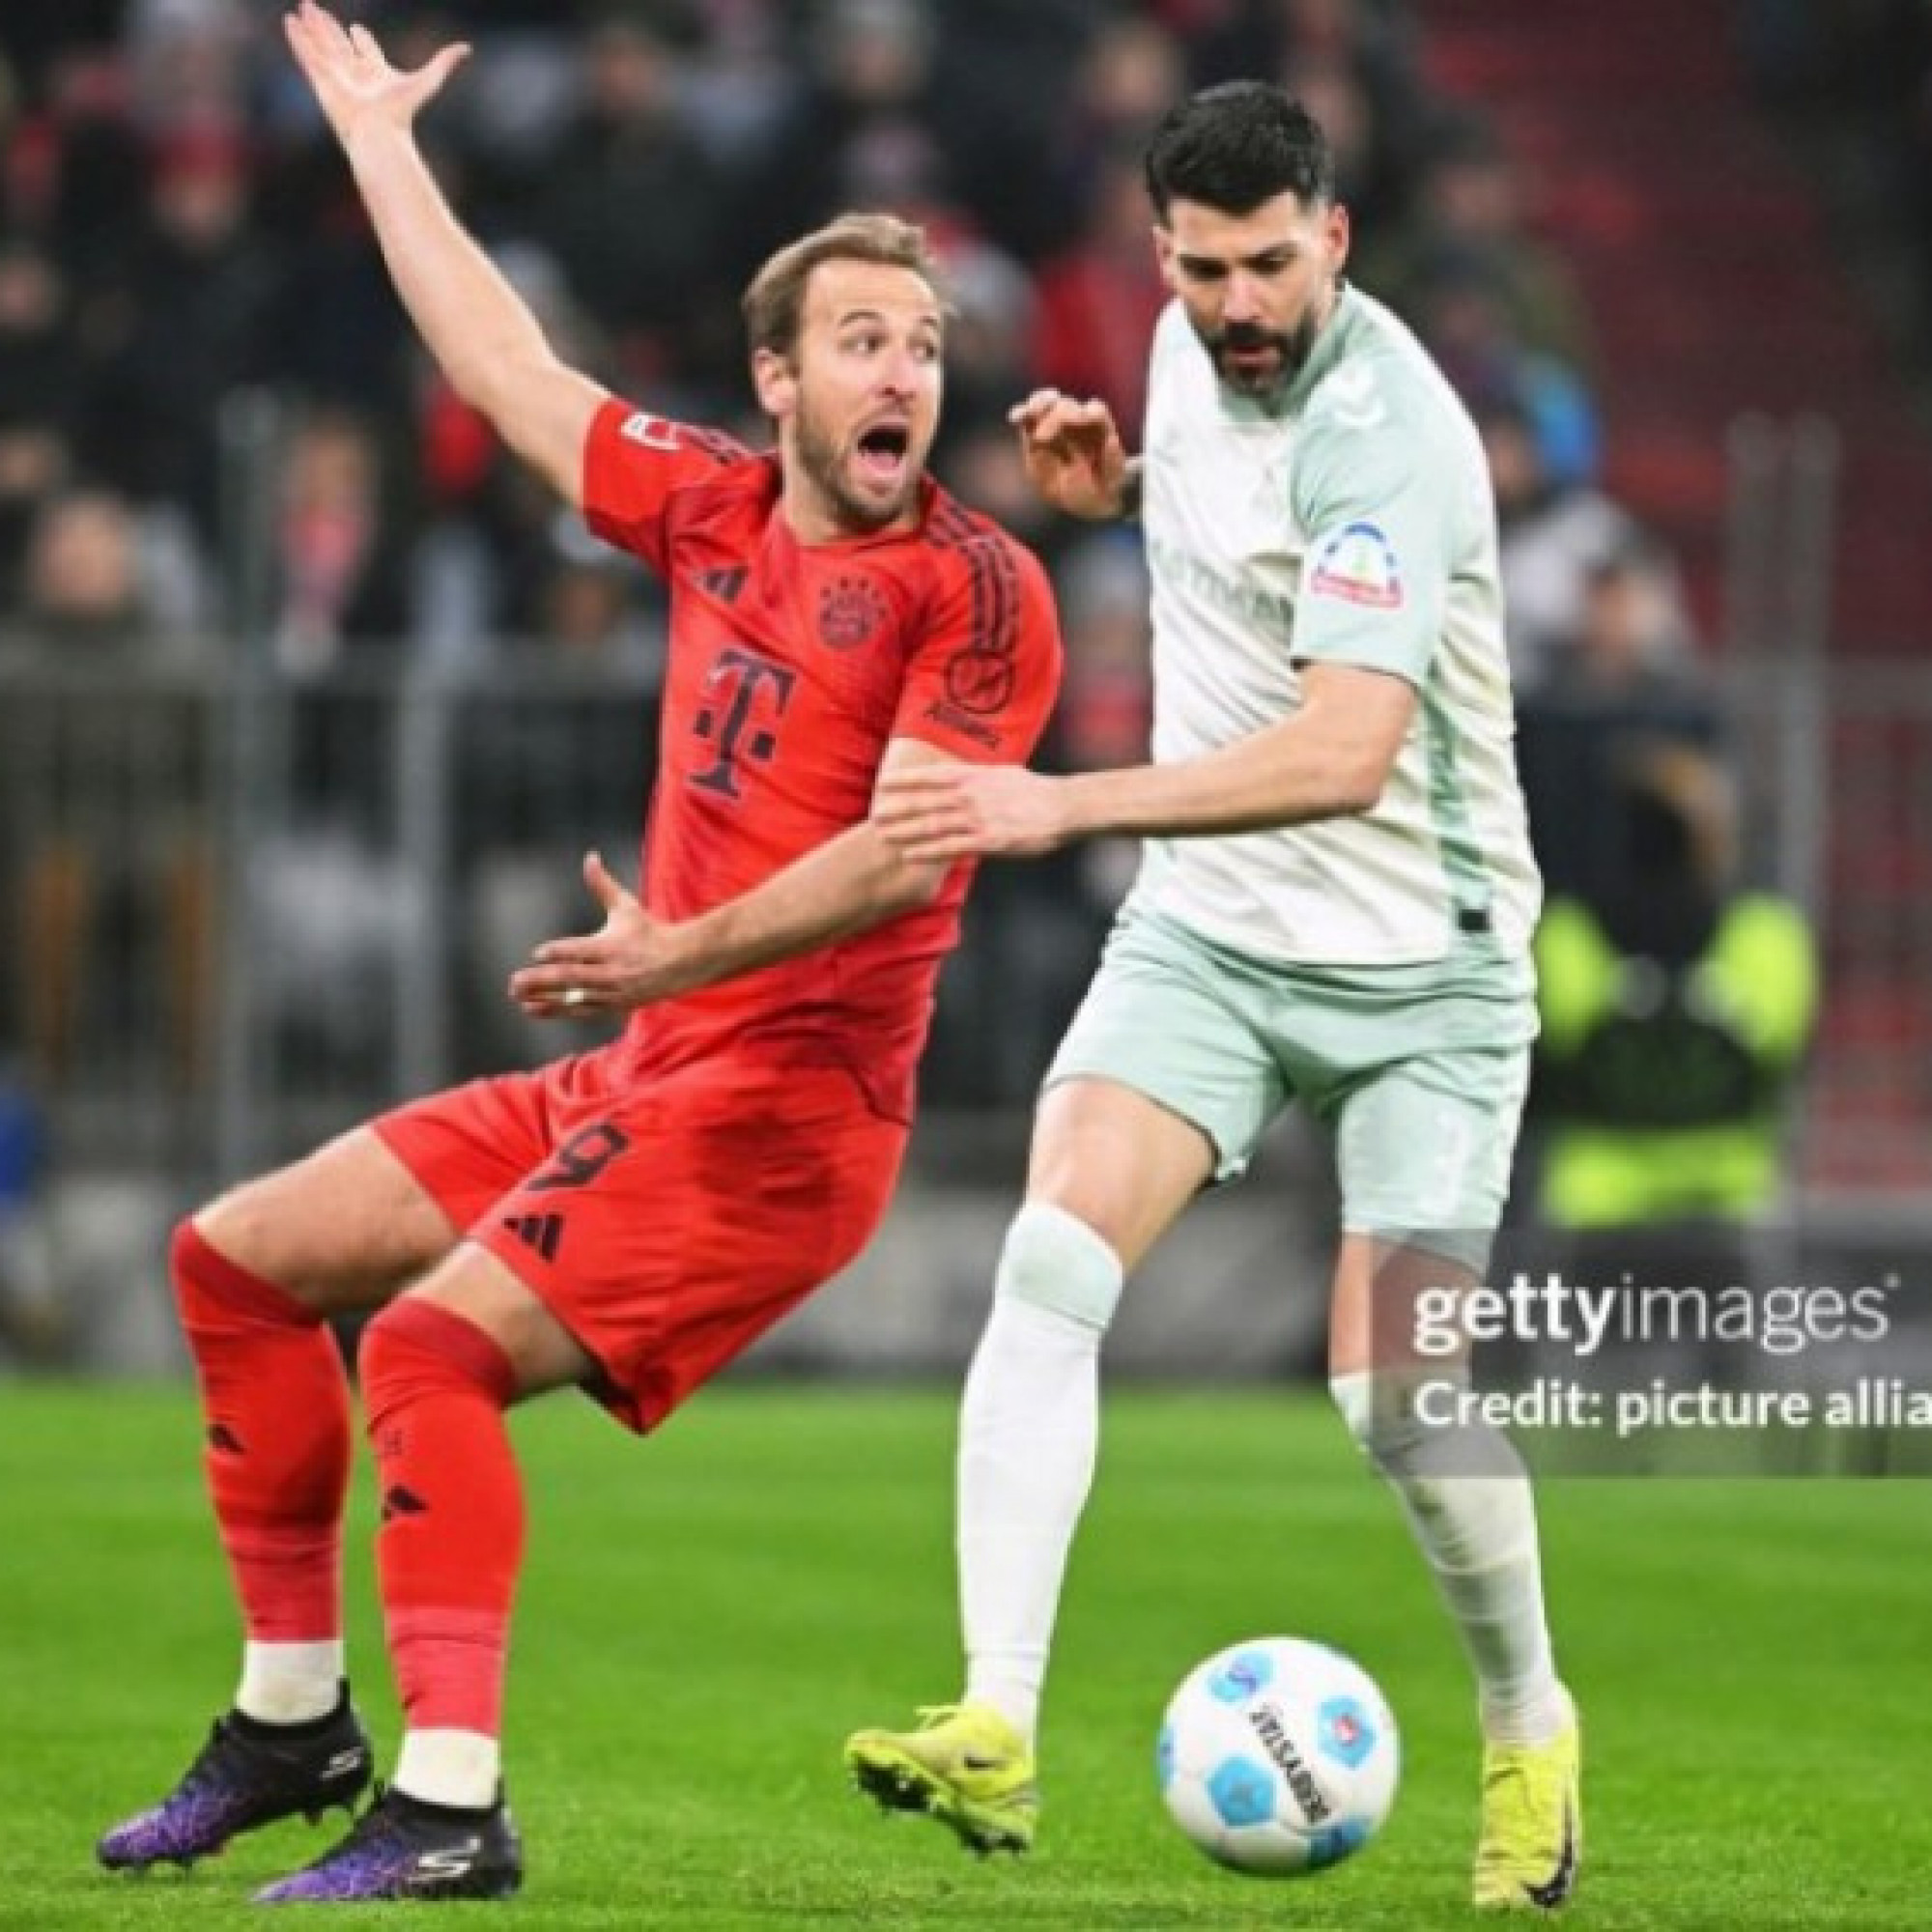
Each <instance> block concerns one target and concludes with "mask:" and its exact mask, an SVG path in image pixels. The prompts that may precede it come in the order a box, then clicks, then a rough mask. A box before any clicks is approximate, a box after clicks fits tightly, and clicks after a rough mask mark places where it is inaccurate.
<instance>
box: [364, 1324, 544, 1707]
mask: <svg viewBox="0 0 1932 1932" xmlns="http://www.w3.org/2000/svg"><path fill="white" fill-rule="evenodd" d="M361 1368H362V1400H363V1407H364V1409H365V1410H366V1412H367V1416H368V1429H369V1440H370V1442H371V1443H372V1444H373V1446H374V1448H375V1451H376V1466H377V1470H378V1475H379V1480H380V1483H381V1488H382V1499H383V1527H382V1531H381V1533H380V1535H379V1536H378V1538H377V1541H376V1563H377V1571H378V1575H379V1578H380V1581H381V1585H382V1592H383V1609H384V1618H385V1619H386V1622H387V1627H388V1637H389V1655H390V1658H391V1660H392V1661H393V1662H394V1665H395V1671H396V1688H397V1690H398V1691H399V1692H400V1694H401V1696H402V1700H403V1710H404V1714H405V1719H406V1721H407V1723H408V1725H409V1728H410V1729H411V1730H443V1729H450V1730H466V1731H480V1732H482V1733H484V1734H485V1735H487V1736H490V1737H496V1736H497V1735H499V1734H500V1731H501V1727H502V1708H503V1675H504V1661H505V1654H506V1651H507V1648H508V1643H509V1628H510V1604H511V1600H512V1598H513V1596H514V1595H515V1592H516V1582H517V1572H518V1568H519V1566H520V1565H521V1563H522V1561H523V1551H524V1498H523V1490H522V1486H521V1484H520V1483H519V1481H518V1477H517V1466H516V1463H515V1460H514V1458H513V1457H512V1455H511V1453H510V1439H509V1432H508V1430H507V1429H506V1428H505V1427H504V1423H503V1411H504V1410H505V1409H506V1408H507V1407H508V1406H509V1405H510V1403H511V1402H512V1401H513V1400H514V1398H515V1395H516V1377H515V1374H514V1372H513V1370H512V1369H511V1366H510V1360H509V1357H508V1356H507V1355H505V1354H504V1352H503V1350H501V1349H500V1348H499V1347H498V1346H497V1343H496V1342H495V1341H493V1340H492V1339H491V1338H490V1337H489V1336H488V1335H486V1334H485V1333H484V1332H483V1331H482V1330H481V1329H480V1328H478V1327H477V1326H476V1325H475V1324H474V1323H473V1322H470V1321H465V1320H464V1319H463V1318H462V1317H461V1316H459V1315H453V1314H451V1313H450V1312H449V1311H448V1310H447V1309H444V1308H439V1307H437V1306H436V1305H435V1304H434V1303H431V1302H425V1301H411V1300H402V1301H396V1302H392V1303H391V1304H390V1305H389V1306H388V1307H387V1308H385V1309H384V1311H383V1312H382V1314H380V1315H378V1316H377V1317H376V1319H375V1320H374V1321H371V1322H370V1324H369V1326H368V1327H367V1329H365V1330H364V1331H363V1336H362V1352H361Z"/></svg>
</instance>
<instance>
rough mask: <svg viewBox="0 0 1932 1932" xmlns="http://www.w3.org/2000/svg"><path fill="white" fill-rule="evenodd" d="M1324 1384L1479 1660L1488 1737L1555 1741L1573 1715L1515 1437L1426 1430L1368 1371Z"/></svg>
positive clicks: (1479, 1683) (1477, 1666)
mask: <svg viewBox="0 0 1932 1932" xmlns="http://www.w3.org/2000/svg"><path fill="white" fill-rule="evenodd" d="M1329 1387H1330V1388H1331V1389H1332V1390H1333V1392H1334V1396H1335V1401H1336V1406H1338V1407H1339V1408H1340V1409H1341V1411H1342V1414H1343V1417H1344V1419H1345V1420H1346V1421H1347V1423H1348V1425H1349V1428H1350V1433H1351V1434H1352V1435H1354V1436H1355V1438H1356V1440H1357V1441H1358V1442H1360V1444H1361V1445H1362V1447H1363V1449H1364V1450H1365V1451H1366V1452H1367V1454H1368V1456H1369V1458H1370V1460H1371V1461H1372V1462H1374V1463H1375V1464H1376V1466H1377V1467H1378V1469H1379V1470H1380V1471H1381V1473H1382V1474H1383V1475H1384V1476H1385V1477H1387V1479H1388V1481H1389V1483H1390V1485H1391V1487H1393V1489H1394V1490H1395V1492H1396V1495H1397V1497H1398V1498H1399V1499H1400V1501H1401V1503H1402V1507H1403V1512H1404V1514H1405V1515H1406V1517H1407V1518H1408V1521H1409V1527H1410V1528H1411V1529H1412V1530H1413V1531H1414V1532H1415V1540H1416V1542H1417V1543H1419V1544H1420V1545H1421V1546H1422V1553H1423V1555H1424V1556H1425V1557H1427V1559H1428V1561H1429V1567H1430V1568H1431V1569H1432V1570H1433V1571H1434V1572H1435V1581H1436V1585H1437V1587H1438V1588H1439V1589H1440V1591H1441V1593H1442V1600H1443V1602H1444V1603H1445V1604H1446V1605H1448V1608H1449V1614H1450V1615H1451V1617H1453V1618H1454V1619H1455V1622H1456V1627H1457V1630H1458V1631H1459V1632H1460V1633H1461V1634H1462V1638H1463V1649H1464V1650H1466V1651H1467V1653H1468V1656H1469V1662H1470V1663H1471V1665H1472V1666H1473V1667H1474V1669H1475V1673H1476V1683H1477V1688H1478V1692H1479V1696H1480V1700H1481V1709H1482V1723H1483V1734H1484V1736H1485V1737H1487V1738H1488V1739H1490V1740H1491V1742H1492V1743H1495V1744H1547V1743H1548V1741H1549V1740H1550V1739H1551V1738H1553V1737H1555V1736H1556V1734H1557V1733H1558V1732H1559V1731H1561V1730H1562V1729H1563V1728H1564V1726H1565V1725H1566V1724H1567V1723H1568V1722H1569V1721H1570V1700H1569V1698H1568V1696H1567V1695H1566V1693H1565V1692H1564V1690H1563V1687H1562V1686H1561V1684H1560V1683H1559V1682H1558V1681H1557V1677H1556V1671H1555V1665H1554V1663H1553V1662H1552V1660H1551V1655H1550V1643H1549V1626H1548V1620H1547V1618H1546V1617H1545V1614H1544V1606H1543V1560H1542V1553H1541V1550H1540V1549H1539V1548H1538V1543H1537V1534H1536V1504H1535V1500H1534V1498H1533V1496H1532V1495H1531V1492H1530V1484H1529V1476H1528V1474H1527V1472H1526V1471H1525V1470H1524V1468H1523V1466H1522V1462H1521V1459H1520V1457H1519V1456H1518V1455H1517V1453H1516V1450H1515V1448H1514V1446H1513V1445H1512V1444H1511V1443H1510V1441H1509V1438H1508V1437H1507V1436H1505V1435H1502V1434H1501V1432H1500V1431H1493V1430H1487V1429H1484V1430H1477V1429H1475V1428H1473V1427H1471V1428H1463V1429H1458V1430H1456V1431H1455V1432H1453V1434H1444V1433H1443V1432H1441V1431H1431V1430H1428V1429H1426V1428H1424V1427H1423V1426H1422V1425H1421V1424H1419V1423H1416V1422H1415V1421H1414V1420H1413V1419H1412V1418H1409V1417H1407V1416H1406V1415H1405V1414H1403V1413H1402V1412H1401V1404H1400V1403H1399V1402H1396V1403H1391V1402H1390V1401H1389V1396H1390V1393H1391V1391H1388V1390H1384V1391H1382V1399H1381V1402H1380V1403H1379V1404H1378V1401H1377V1392H1376V1388H1375V1378H1374V1377H1373V1376H1371V1375H1368V1374H1361V1375H1350V1376H1337V1377H1335V1378H1333V1380H1332V1381H1331V1382H1330V1383H1329ZM1478 1438H1480V1439H1478ZM1474 1468H1480V1469H1482V1470H1484V1471H1486V1472H1487V1473H1484V1474H1480V1475H1477V1474H1470V1473H1469V1471H1470V1470H1471V1469H1474Z"/></svg>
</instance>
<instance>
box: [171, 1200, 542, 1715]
mask: <svg viewBox="0 0 1932 1932" xmlns="http://www.w3.org/2000/svg"><path fill="white" fill-rule="evenodd" d="M170 1259H171V1261H172V1264H173V1269H174V1280H175V1296H176V1300H177V1302H178V1303H179V1305H180V1309H181V1317H182V1325H183V1328H184V1329H185V1332H186V1335H187V1340H188V1346H189V1348H190V1349H191V1350H193V1353H194V1361H195V1368H196V1370H197V1372H198V1374H199V1376H200V1378H201V1392H202V1407H203V1410H204V1412H205V1414H206V1416H207V1420H208V1449H207V1457H206V1466H207V1470H208V1484H209V1490H210V1492H211V1494H212V1495H213V1501H214V1515H215V1520H216V1521H217V1523H218V1524H219V1526H220V1531H221V1542H222V1547H223V1548H224V1549H225V1550H226V1551H227V1553H228V1561H229V1566H230V1568H231V1570H232V1571H233V1573H234V1577H235V1586H236V1590H237V1593H238V1594H239V1596H240V1597H241V1608H242V1615H243V1619H244V1622H245V1626H246V1631H247V1634H248V1637H249V1638H250V1640H251V1641H254V1642H258V1643H310V1642H317V1641H324V1640H327V1639H332V1638H337V1637H339V1636H340V1635H341V1634H342V1585H341V1545H342V1506H343V1498H344V1495H345V1493H346V1492H347V1490H348V1485H349V1456H350V1434H349V1429H350V1416H349V1387H348V1378H347V1377H346V1376H345V1375H344V1373H343V1367H342V1359H341V1356H340V1354H339V1353H338V1352H337V1350H336V1347H335V1342H334V1339H333V1337H332V1336H331V1335H330V1334H329V1331H328V1329H327V1325H326V1324H325V1322H324V1321H323V1320H322V1318H321V1317H320V1316H318V1315H316V1314H314V1313H313V1312H312V1311H310V1310H309V1309H307V1308H305V1307H303V1306H302V1304H301V1303H300V1302H298V1301H297V1300H296V1298H295V1297H294V1296H293V1295H291V1294H289V1293H287V1292H286V1291H285V1290H282V1289H279V1288H276V1287H275V1286H273V1285H272V1284H271V1283H270V1282H267V1281H263V1280H262V1279H260V1278H259V1277H258V1276H255V1275H252V1274H250V1273H249V1272H248V1271H247V1270H246V1269H245V1268H242V1267H238V1266H237V1265H236V1264H234V1263H233V1262H231V1261H229V1260H228V1259H227V1258H226V1257H225V1256H223V1255H220V1254H218V1253H217V1252H216V1251H215V1250H214V1249H213V1247H211V1246H210V1245H209V1243H208V1242H207V1241H206V1240H204V1239H203V1238H202V1236H201V1235H200V1234H199V1233H197V1232H196V1230H195V1229H194V1227H193V1226H192V1225H191V1224H190V1223H188V1222H183V1223H182V1225H181V1226H180V1227H179V1228H178V1229H177V1230H176V1232H175V1237H174V1243H173V1247H172V1250H171V1256H170ZM361 1370H362V1392H363V1404H364V1407H365V1409H366V1410H367V1415H368V1429H369V1439H370V1441H371V1443H372V1444H373V1445H374V1447H375V1451H376V1465H377V1469H378V1472H379V1475H380V1480H381V1484H382V1498H383V1527H382V1531H381V1533H380V1535H379V1536H378V1538H377V1544H376V1556H377V1569H378V1573H379V1576H380V1579H381V1584H382V1592H383V1605H384V1615H385V1617H386V1620H387V1625H388V1635H389V1652H390V1656H391V1658H392V1660H393V1662H394V1664H395V1670H396V1680H397V1689H398V1690H399V1691H400V1692H401V1695H402V1700H403V1708H404V1711H405V1714H406V1717H407V1721H408V1723H409V1725H410V1727H411V1728H412V1729H414V1730H429V1729H454V1730H469V1731H480V1732H483V1733H485V1734H486V1735H489V1736H492V1737H495V1736H497V1734H498V1732H499V1731H500V1728H501V1716H502V1703H503V1674H504V1659H505V1652H506V1649H507V1645H508V1638H509V1622H510V1604H511V1599H512V1597H513V1596H514V1594H515V1590H516V1579H517V1572H518V1568H519V1566H520V1565H521V1563H522V1560H523V1549H524V1502H523V1492H522V1488H521V1486H520V1484H519V1482H518V1478H517V1468H516V1463H515V1461H514V1460H513V1458H512V1456H511V1453H510V1442H509V1433H508V1431H507V1430H506V1429H505V1427H504V1424H503V1411H504V1409H505V1408H507V1407H508V1406H509V1405H510V1403H511V1402H512V1400H513V1399H514V1397H515V1395H516V1378H515V1374H514V1372H513V1371H512V1369H511V1366H510V1360H509V1357H508V1356H507V1355H505V1354H504V1353H503V1351H502V1350H501V1349H500V1348H498V1347H497V1344H496V1343H495V1342H494V1341H493V1340H491V1338H490V1337H489V1336H488V1335H486V1334H484V1332H483V1331H482V1330H481V1329H480V1328H478V1327H476V1326H475V1325H474V1323H472V1322H469V1321H465V1320H464V1319H463V1318H462V1317H461V1316H458V1315H452V1314H451V1313H450V1312H449V1311H448V1310H446V1309H442V1308H439V1307H436V1306H435V1305H434V1304H432V1303H429V1302H422V1301H410V1300H402V1301H397V1302H394V1303H392V1304H391V1305H390V1306H389V1307H388V1308H386V1309H384V1311H383V1312H382V1313H381V1314H380V1315H378V1316H377V1317H376V1318H375V1319H374V1320H373V1321H371V1322H370V1323H369V1325H368V1327H367V1328H366V1329H365V1330H364V1332H363V1337H362V1350H361Z"/></svg>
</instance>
